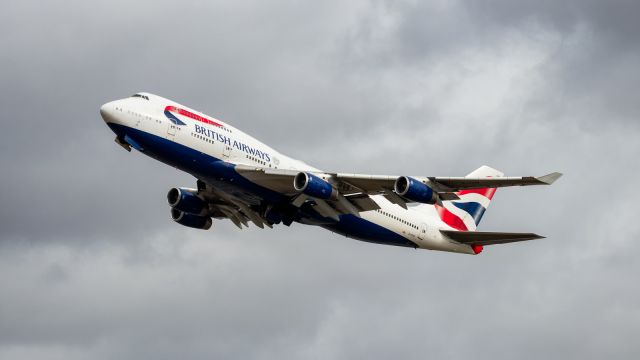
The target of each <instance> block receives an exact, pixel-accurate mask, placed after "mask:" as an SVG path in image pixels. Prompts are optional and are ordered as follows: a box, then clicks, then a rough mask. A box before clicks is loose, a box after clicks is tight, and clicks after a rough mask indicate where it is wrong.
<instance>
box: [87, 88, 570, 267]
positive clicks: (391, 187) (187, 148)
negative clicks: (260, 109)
mask: <svg viewBox="0 0 640 360" xmlns="http://www.w3.org/2000/svg"><path fill="white" fill-rule="evenodd" d="M100 114H101V115H102V118H103V119H104V121H105V122H106V123H107V125H108V126H109V127H110V128H111V130H113V132H115V133H116V138H115V141H116V143H118V145H120V146H122V147H123V148H124V149H126V150H127V151H131V148H134V149H136V150H138V151H140V152H141V153H143V154H145V155H148V156H150V157H152V158H154V159H156V160H159V161H161V162H163V163H165V164H167V165H171V166H173V167H176V168H178V169H180V170H182V171H185V172H187V173H189V174H191V175H193V176H194V177H195V178H196V179H197V181H196V188H184V187H178V188H173V189H171V190H169V193H168V194H167V199H168V201H169V206H170V207H171V217H172V218H173V220H174V221H175V222H177V223H179V224H181V225H184V226H188V227H192V228H196V229H204V230H207V229H209V228H210V227H211V225H212V222H213V221H212V219H229V220H231V222H233V223H234V224H235V225H236V226H237V227H238V228H240V229H242V227H243V226H249V222H251V223H253V224H255V225H256V226H258V227H260V228H264V227H265V226H267V227H272V226H273V225H275V224H281V223H282V224H284V225H286V226H289V225H291V223H293V222H294V221H295V222H298V223H301V224H307V225H317V226H322V227H323V228H325V229H328V230H331V231H334V232H336V233H339V234H342V235H345V236H347V237H350V238H354V239H358V240H362V241H367V242H372V243H378V244H387V245H396V246H406V247H411V248H416V249H417V248H421V249H429V250H440V251H451V252H457V253H464V254H478V253H480V252H481V251H482V249H483V246H486V245H495V244H504V243H510V242H515V241H523V240H533V239H540V238H542V237H541V236H539V235H536V234H531V233H506V232H479V231H476V227H477V226H478V224H479V223H480V220H481V219H482V215H483V214H484V212H485V210H486V209H487V207H488V206H489V203H490V202H491V199H492V198H493V195H494V194H495V192H496V188H499V187H505V186H525V185H549V184H552V183H553V182H554V181H555V180H557V179H558V178H559V177H560V176H561V174H560V173H551V174H548V175H545V176H541V177H530V176H529V177H503V174H502V173H501V172H500V171H498V170H495V169H492V168H490V167H488V166H482V167H480V168H478V169H477V170H475V171H473V172H471V173H470V174H469V175H467V176H465V177H422V176H384V175H362V174H342V173H332V172H326V171H323V170H320V169H316V168H314V167H312V166H310V165H307V164H306V163H304V162H302V161H300V160H296V159H293V158H290V157H288V156H286V155H284V154H281V153H279V152H277V151H276V150H274V149H272V148H271V147H269V146H267V145H265V144H263V143H261V142H260V141H258V140H256V139H254V138H253V137H251V136H249V135H247V134H245V133H244V132H242V131H240V130H238V129H236V128H235V127H233V126H231V125H229V124H227V123H225V122H223V121H220V120H217V119H214V118H212V117H210V116H207V115H204V114H202V113H200V112H198V111H195V110H193V109H189V108H188V107H186V106H183V105H180V104H178V103H176V102H173V101H171V100H168V99H165V98H162V97H160V96H156V95H153V94H149V93H138V94H135V95H133V96H131V97H128V98H125V99H122V100H116V101H112V102H109V103H106V104H104V105H103V106H102V107H101V108H100Z"/></svg>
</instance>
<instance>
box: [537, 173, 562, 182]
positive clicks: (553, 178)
mask: <svg viewBox="0 0 640 360" xmlns="http://www.w3.org/2000/svg"><path fill="white" fill-rule="evenodd" d="M561 176H562V174H561V173H559V172H553V173H551V174H547V175H544V176H540V177H538V178H536V180H538V181H540V182H542V183H544V184H547V185H551V184H553V183H554V182H555V181H556V180H558V179H560V177H561Z"/></svg>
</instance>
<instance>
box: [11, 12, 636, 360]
mask: <svg viewBox="0 0 640 360" xmlns="http://www.w3.org/2000/svg"><path fill="white" fill-rule="evenodd" d="M636 7H637V5H636V4H635V2H607V3H602V2H595V1H586V2H582V1H581V2H576V1H569V2H562V3H560V2H550V1H536V2H533V1H520V2H509V1H497V0H496V1H490V2H483V3H481V4H480V3H477V2H470V1H459V2H442V1H433V2H387V1H371V2H367V1H362V2H350V3H349V4H345V3H344V2H341V3H337V2H319V3H317V4H316V3H314V4H305V3H299V2H290V1H277V2H270V3H269V4H266V3H265V4H262V3H259V2H255V3H246V4H236V3H228V2H221V1H220V2H204V1H186V2H180V3H171V2H146V1H138V2H135V3H124V2H122V3H119V2H104V3H88V2H64V3H62V2H60V3H57V2H47V3H37V2H30V1H22V2H19V3H15V4H11V5H10V6H6V7H5V8H4V9H3V12H2V13H0V45H2V48H3V49H4V51H3V52H1V53H0V69H1V70H0V83H2V85H3V86H2V95H1V96H0V106H1V108H2V109H3V122H2V124H3V125H4V127H3V131H2V132H0V147H1V148H0V149H1V150H2V152H1V153H0V167H1V168H2V176H1V177H0V178H1V179H2V190H0V201H1V202H2V204H3V205H4V206H2V207H1V208H0V219H1V220H0V274H2V275H0V288H1V289H2V294H3V295H2V300H0V358H20V359H29V358H42V357H44V356H46V357H47V358H54V359H55V358H61V359H62V358H64V359H73V358H78V359H86V358H95V359H101V358H105V359H106V358H123V359H127V358H135V359H141V358H142V359H144V358H154V359H158V358H160V359H162V358H176V357H178V356H179V357H188V358H195V359H198V358H211V357H220V358H320V357H321V358H362V357H367V358H390V357H396V358H407V359H413V358H416V359H417V358H424V356H425V355H428V356H432V357H447V358H469V357H470V356H473V357H480V358H532V359H533V358H541V357H571V358H578V357H580V358H603V357H607V358H629V357H632V356H633V354H635V353H637V352H638V351H639V350H640V349H639V348H638V345H637V343H636V342H634V341H633V339H634V336H635V335H636V334H637V333H638V331H639V329H638V327H637V324H638V323H639V320H640V319H638V316H637V314H638V313H639V312H638V305H637V304H638V301H637V300H638V297H639V296H640V294H639V293H638V291H637V289H636V288H635V287H634V286H633V285H632V284H633V279H632V274H634V273H636V272H638V270H639V269H638V265H637V262H636V261H635V260H634V243H635V240H636V239H637V237H638V236H639V235H640V227H639V226H638V225H637V223H636V222H635V221H634V219H633V217H634V215H635V209H634V204H635V203H637V200H638V199H637V195H635V194H636V191H635V189H634V187H633V186H634V185H635V184H634V182H633V181H632V180H630V179H634V178H636V177H637V176H638V169H637V166H635V154H638V153H639V151H640V144H639V143H638V142H637V138H638V131H640V130H639V129H638V126H637V124H638V123H637V121H636V118H638V116H639V115H640V109H638V105H637V101H635V95H634V94H635V84H637V83H638V76H639V74H640V72H639V71H638V70H637V66H636V65H637V63H638V61H637V60H638V54H639V53H638V51H639V46H638V44H637V41H635V38H636V36H637V33H638V31H637V30H638V26H639V25H638V22H637V21H635V18H634V14H635V13H637V11H635V10H636V9H635V8H636ZM140 90H145V91H150V92H154V93H157V94H160V95H163V96H166V97H169V98H173V99H176V100H177V101H179V102H182V103H184V104H187V105H189V106H191V107H194V108H196V109H199V110H202V111H204V112H206V113H208V114H211V115H213V116H216V117H219V118H222V119H224V120H227V121H229V122H231V123H233V124H234V125H236V126H237V127H239V128H241V129H244V130H246V131H247V132H249V133H251V134H254V135H256V136H257V137H258V138H259V139H261V140H263V141H265V142H267V143H270V144H273V145H274V147H276V148H277V149H279V150H281V151H283V152H286V153H289V154H291V155H293V156H295V157H299V158H303V159H304V160H305V161H308V162H309V163H312V164H314V165H316V166H319V167H323V168H327V169H331V170H338V171H356V172H374V173H387V174H424V175H462V174H465V173H467V172H469V171H471V170H472V169H474V168H476V167H477V166H479V165H481V164H484V163H487V164H489V165H491V166H494V167H496V168H499V169H502V170H503V171H505V172H506V173H507V174H541V173H544V172H546V171H553V170H559V171H563V172H565V174H566V175H565V177H564V178H562V179H561V180H560V181H559V182H558V183H557V184H554V186H553V187H549V188H535V189H529V188H527V189H505V190H501V191H499V192H498V194H497V195H496V198H495V201H494V202H493V203H492V208H491V210H490V211H489V212H488V213H487V214H486V216H485V219H484V220H483V224H482V229H483V230H505V231H536V232H540V233H542V234H544V235H547V236H548V239H545V240H541V241H538V242H531V243H524V244H517V245H505V246H502V247H491V248H487V249H486V251H485V252H484V253H483V254H482V255H481V256H478V257H469V256H460V255H458V256H456V255H452V254H444V253H431V252H427V251H413V250H406V249H397V248H392V247H384V246H375V245H370V244H365V243H360V242H355V241H352V240H349V239H346V238H343V237H339V236H337V235H335V234H331V233H329V232H326V231H324V230H321V229H316V228H312V227H303V226H299V225H298V226H293V227H292V228H284V227H283V228H277V229H274V230H264V231H259V230H257V229H251V230H248V231H242V232H240V231H238V230H236V229H235V227H233V225H231V224H227V223H224V222H220V223H216V224H215V225H214V228H213V229H212V230H211V231H208V232H198V231H193V230H189V229H184V228H181V227H179V226H177V225H175V224H173V223H172V222H171V221H170V219H169V214H168V207H167V206H166V205H165V198H164V195H165V191H166V190H167V189H168V188H170V187H172V186H175V185H191V184H193V179H191V178H190V176H188V175H185V174H181V173H179V172H178V171H176V170H175V169H172V168H168V167H166V166H163V165H161V164H159V163H157V162H154V161H152V160H150V159H147V158H145V157H143V156H142V155H140V154H137V153H131V154H129V153H127V152H125V151H123V150H122V149H121V148H120V147H118V146H117V145H116V144H114V143H113V139H112V135H111V132H110V131H109V129H108V128H107V127H106V126H105V125H104V123H103V122H102V120H101V119H100V117H99V114H98V108H99V106H100V104H102V103H104V102H106V101H109V100H113V99H116V98H120V97H124V96H127V95H129V94H130V93H133V92H136V91H140ZM334 154H340V157H339V159H336V157H335V155H334Z"/></svg>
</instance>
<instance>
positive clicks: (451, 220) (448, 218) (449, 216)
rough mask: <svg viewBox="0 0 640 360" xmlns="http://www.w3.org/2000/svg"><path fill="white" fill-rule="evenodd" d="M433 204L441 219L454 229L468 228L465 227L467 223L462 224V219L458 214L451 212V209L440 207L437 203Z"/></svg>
mask: <svg viewBox="0 0 640 360" xmlns="http://www.w3.org/2000/svg"><path fill="white" fill-rule="evenodd" d="M434 206H435V207H436V211H437V212H438V215H439V216H440V219H442V221H443V222H444V223H445V224H447V225H449V226H451V227H452V228H454V229H456V230H460V231H467V230H469V229H467V225H465V224H464V221H462V219H461V218H460V217H459V216H458V215H456V214H454V213H452V212H451V211H449V210H447V209H446V208H445V207H442V206H440V205H438V204H435V205H434Z"/></svg>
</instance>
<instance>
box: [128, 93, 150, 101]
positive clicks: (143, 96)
mask: <svg viewBox="0 0 640 360" xmlns="http://www.w3.org/2000/svg"><path fill="white" fill-rule="evenodd" d="M131 97H139V98H143V99H145V100H149V97H148V96H147V95H141V94H133V95H131Z"/></svg>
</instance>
